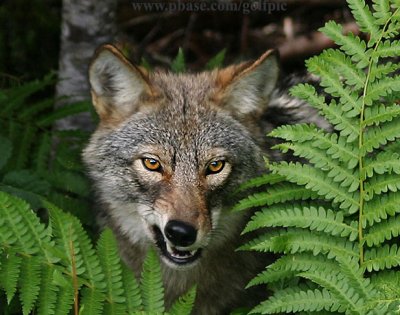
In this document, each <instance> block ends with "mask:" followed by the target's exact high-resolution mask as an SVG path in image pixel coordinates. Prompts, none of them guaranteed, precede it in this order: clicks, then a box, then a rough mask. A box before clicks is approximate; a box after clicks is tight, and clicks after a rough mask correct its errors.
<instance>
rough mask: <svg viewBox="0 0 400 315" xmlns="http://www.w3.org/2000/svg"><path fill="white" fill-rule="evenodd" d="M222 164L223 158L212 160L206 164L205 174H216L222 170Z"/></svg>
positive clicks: (223, 163)
mask: <svg viewBox="0 0 400 315" xmlns="http://www.w3.org/2000/svg"><path fill="white" fill-rule="evenodd" d="M224 166H225V161H223V160H218V161H212V162H211V163H210V164H208V166H207V170H206V175H209V174H217V173H219V172H221V171H222V170H223V168H224Z"/></svg>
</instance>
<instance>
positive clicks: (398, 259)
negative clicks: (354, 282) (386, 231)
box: [363, 244, 400, 271]
mask: <svg viewBox="0 0 400 315" xmlns="http://www.w3.org/2000/svg"><path fill="white" fill-rule="evenodd" d="M396 266H400V250H399V248H398V246H397V244H393V245H388V244H386V245H385V246H383V247H380V248H372V249H369V250H366V251H365V260H364V263H363V267H365V268H366V269H367V270H368V271H372V270H374V271H379V270H383V269H390V268H392V267H396Z"/></svg>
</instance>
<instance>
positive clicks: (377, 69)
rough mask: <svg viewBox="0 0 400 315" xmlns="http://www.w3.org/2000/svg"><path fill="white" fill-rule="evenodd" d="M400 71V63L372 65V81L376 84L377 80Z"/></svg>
mask: <svg viewBox="0 0 400 315" xmlns="http://www.w3.org/2000/svg"><path fill="white" fill-rule="evenodd" d="M399 69H400V64H398V63H391V62H387V63H383V64H373V65H371V72H370V81H371V82H374V81H376V80H377V79H382V78H384V77H386V76H389V75H392V74H393V73H395V72H396V71H398V70H399Z"/></svg>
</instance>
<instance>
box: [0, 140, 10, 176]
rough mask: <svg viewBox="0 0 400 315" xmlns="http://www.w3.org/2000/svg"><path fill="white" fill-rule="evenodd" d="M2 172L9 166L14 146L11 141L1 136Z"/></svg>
mask: <svg viewBox="0 0 400 315" xmlns="http://www.w3.org/2000/svg"><path fill="white" fill-rule="evenodd" d="M0 152H1V155H0V170H1V169H2V168H3V167H4V166H5V165H6V164H7V161H8V160H9V158H10V157H11V152H12V144H11V141H10V140H9V139H8V138H6V137H3V136H0Z"/></svg>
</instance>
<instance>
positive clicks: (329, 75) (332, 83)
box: [306, 56, 362, 113]
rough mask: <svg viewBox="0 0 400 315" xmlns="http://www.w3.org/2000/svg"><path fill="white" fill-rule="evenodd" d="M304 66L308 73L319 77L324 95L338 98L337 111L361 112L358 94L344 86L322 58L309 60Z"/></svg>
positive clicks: (335, 72)
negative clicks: (327, 94) (338, 105)
mask: <svg viewBox="0 0 400 315" xmlns="http://www.w3.org/2000/svg"><path fill="white" fill-rule="evenodd" d="M306 65H307V69H308V71H309V72H311V73H314V74H316V75H319V76H321V85H322V86H323V87H324V88H325V92H326V93H329V94H331V95H332V96H335V97H339V98H340V103H341V104H342V106H341V107H339V109H338V110H343V111H346V112H347V111H350V110H352V111H354V112H356V113H359V112H360V111H361V107H362V102H361V100H360V98H359V96H358V93H355V92H353V91H352V90H350V89H349V88H347V87H346V86H344V85H343V84H342V81H341V78H340V76H339V74H338V73H337V71H335V69H333V68H330V67H329V66H328V63H327V62H326V61H325V60H324V59H323V58H321V57H319V56H318V57H313V58H310V59H308V60H307V62H306ZM326 110H329V109H326Z"/></svg>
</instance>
